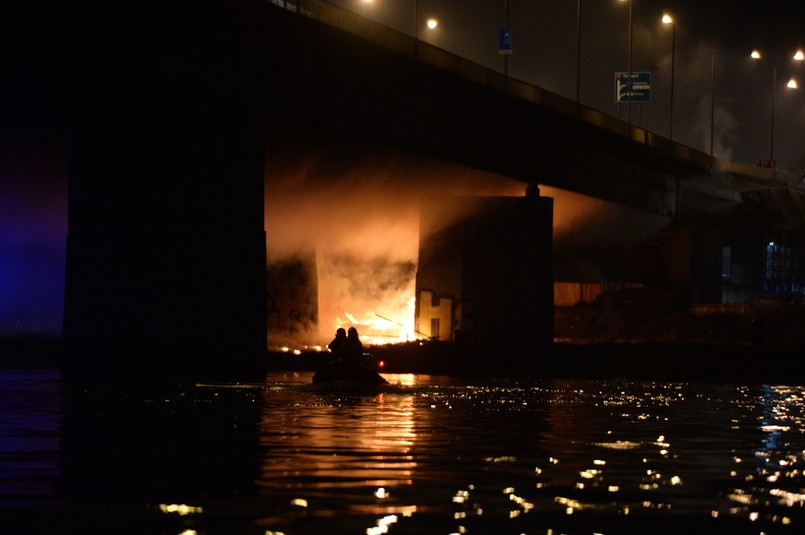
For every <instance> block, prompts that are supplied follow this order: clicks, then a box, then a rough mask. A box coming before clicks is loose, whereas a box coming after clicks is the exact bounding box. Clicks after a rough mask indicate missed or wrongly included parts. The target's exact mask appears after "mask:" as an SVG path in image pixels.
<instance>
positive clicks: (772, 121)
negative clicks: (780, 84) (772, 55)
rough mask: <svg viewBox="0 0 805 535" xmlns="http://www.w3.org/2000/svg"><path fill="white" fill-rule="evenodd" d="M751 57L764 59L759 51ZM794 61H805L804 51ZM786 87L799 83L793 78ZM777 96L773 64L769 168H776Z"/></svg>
mask: <svg viewBox="0 0 805 535" xmlns="http://www.w3.org/2000/svg"><path fill="white" fill-rule="evenodd" d="M750 57H751V58H752V59H754V60H761V59H763V56H762V54H761V53H760V51H759V50H757V49H755V50H753V51H752V53H751V54H750ZM793 59H794V60H795V61H803V59H805V54H803V53H802V51H800V50H797V52H796V53H795V54H794V56H793ZM786 87H789V88H791V89H796V88H797V81H796V80H795V79H793V78H791V79H790V80H789V81H788V83H786ZM776 96H777V63H772V75H771V124H770V128H769V162H768V166H769V167H775V164H774V105H775V100H776Z"/></svg>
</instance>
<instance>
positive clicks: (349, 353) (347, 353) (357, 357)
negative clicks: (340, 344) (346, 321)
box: [344, 327, 363, 364]
mask: <svg viewBox="0 0 805 535" xmlns="http://www.w3.org/2000/svg"><path fill="white" fill-rule="evenodd" d="M362 356H363V342H361V339H360V338H359V337H358V329H356V328H355V327H350V328H349V330H348V331H347V342H346V344H345V346H344V360H345V361H346V362H349V363H352V364H359V363H360V361H361V357H362Z"/></svg>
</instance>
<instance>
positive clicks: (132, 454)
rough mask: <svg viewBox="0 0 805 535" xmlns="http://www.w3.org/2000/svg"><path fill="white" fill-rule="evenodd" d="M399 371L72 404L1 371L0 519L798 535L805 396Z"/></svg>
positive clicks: (241, 528)
mask: <svg viewBox="0 0 805 535" xmlns="http://www.w3.org/2000/svg"><path fill="white" fill-rule="evenodd" d="M387 378H388V379H389V380H390V382H391V383H392V385H391V387H390V388H389V389H388V391H386V392H384V393H380V394H366V393H364V394H362V395H347V394H343V393H341V394H325V393H321V392H317V391H314V390H313V389H312V385H310V374H298V375H297V374H290V373H288V374H280V373H275V374H271V375H269V377H268V379H267V381H266V383H264V384H255V385H195V386H188V387H184V388H182V389H180V390H178V391H176V392H170V393H165V392H160V393H158V394H156V393H153V392H147V393H143V394H142V395H137V394H136V393H132V392H131V391H129V392H128V393H127V394H126V395H125V396H122V397H123V400H120V399H116V400H115V397H116V396H115V395H114V394H109V393H106V394H98V393H96V394H93V395H92V396H90V397H91V398H94V399H93V400H90V401H88V400H86V399H81V400H80V401H70V400H69V399H68V401H66V402H65V401H64V400H63V396H62V393H61V383H60V380H59V377H58V374H57V373H55V372H27V371H23V372H0V497H2V505H1V506H0V515H2V516H0V520H3V521H5V520H6V519H12V520H13V523H12V524H11V525H12V526H14V527H15V528H19V529H18V531H19V532H22V531H23V529H21V528H25V530H27V531H30V532H37V529H40V528H41V532H48V533H89V532H91V530H90V529H89V527H93V528H98V529H99V530H100V531H104V530H110V529H111V528H119V529H123V528H124V527H125V530H124V531H125V532H126V533H166V534H168V533H170V534H178V533H182V532H185V531H186V530H192V531H195V532H196V533H217V532H225V533H249V534H251V533H255V534H261V535H264V534H266V533H285V534H287V535H292V534H309V533H361V534H362V533H368V534H373V533H445V534H449V533H496V534H497V533H513V534H519V533H568V534H570V533H605V534H606V533H624V532H647V531H650V532H652V533H676V532H680V530H686V531H687V532H703V533H710V532H724V533H778V532H792V533H793V532H798V533H801V532H802V531H803V530H804V529H805V527H804V526H805V513H804V512H803V509H802V508H803V504H805V477H804V476H803V469H804V468H803V466H804V463H805V458H804V457H803V455H804V453H805V434H804V433H805V424H804V423H803V422H805V420H804V418H805V387H800V386H780V385H756V386H735V385H712V384H685V383H660V382H647V383H637V382H619V381H580V380H535V379H520V380H502V379H501V380H458V379H449V378H445V377H432V376H423V375H399V376H397V375H388V376H387ZM45 517H47V518H50V520H48V521H45V520H43V518H45ZM54 518H58V519H64V521H58V520H53V519H54ZM0 525H2V524H0ZM224 528H225V529H224ZM216 530H219V531H216ZM3 532H5V531H3ZM105 532H112V531H105Z"/></svg>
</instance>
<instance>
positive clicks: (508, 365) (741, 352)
mask: <svg viewBox="0 0 805 535" xmlns="http://www.w3.org/2000/svg"><path fill="white" fill-rule="evenodd" d="M803 350H805V347H803V346H802V345H799V344H780V345H772V344H758V345H750V344H747V343H708V342H695V343H672V342H641V343H635V342H632V343H626V342H624V343H613V342H606V343H603V342H599V343H581V342H566V341H565V342H558V343H555V344H553V345H552V346H551V347H547V348H541V349H529V350H527V351H523V350H521V351H514V350H508V351H506V350H496V351H490V352H487V353H480V352H471V351H466V350H465V351H461V350H459V349H458V348H457V347H456V346H455V345H453V344H451V343H444V342H430V343H410V344H400V345H389V346H373V347H369V348H367V351H368V352H370V353H371V354H372V355H373V356H374V358H375V362H376V363H379V362H380V361H382V362H383V366H382V367H381V368H379V369H380V371H381V373H421V374H430V375H450V376H457V377H458V376H464V377H473V376H481V377H494V376H497V377H506V376H532V377H545V378H558V379H561V378H567V379H627V380H669V381H670V380H672V381H690V382H730V383H735V382H741V383H759V382H771V383H778V384H779V383H783V384H805V358H803V357H802V355H803V353H805V351H803ZM61 353H62V343H61V339H60V338H59V337H35V336H22V337H20V336H4V337H0V369H58V368H59V367H60V366H61ZM327 356H328V354H327V353H321V352H303V353H301V354H298V355H297V354H293V353H291V352H279V351H269V352H267V353H266V366H267V368H268V369H269V370H270V371H278V370H288V371H312V370H315V369H316V368H317V367H318V366H320V365H321V364H322V363H323V362H324V361H326V359H327Z"/></svg>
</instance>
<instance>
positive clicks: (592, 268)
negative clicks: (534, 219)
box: [540, 186, 671, 282]
mask: <svg viewBox="0 0 805 535" xmlns="http://www.w3.org/2000/svg"><path fill="white" fill-rule="evenodd" d="M540 191H541V193H542V195H544V196H546V197H552V198H553V199H554V209H553V240H554V246H553V249H554V250H553V253H554V280H557V281H575V282H608V281H613V280H614V281H618V282H633V281H625V280H623V279H622V277H623V276H626V275H625V271H624V270H623V266H620V265H618V260H619V259H618V255H617V251H618V250H619V248H621V247H628V246H629V245H631V244H633V243H634V242H636V241H639V240H641V239H644V238H647V237H649V236H652V235H654V234H656V233H657V232H659V231H660V230H662V229H663V228H664V227H666V226H667V225H668V224H669V223H670V221H671V217H670V216H663V215H656V214H648V213H646V212H643V211H641V210H637V209H634V208H628V207H625V206H621V205H618V204H615V203H612V202H608V201H604V200H602V199H596V198H594V197H589V196H587V195H582V194H579V193H573V192H570V191H565V190H561V189H557V188H551V187H546V186H540ZM613 251H614V252H615V253H614V254H613Z"/></svg>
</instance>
